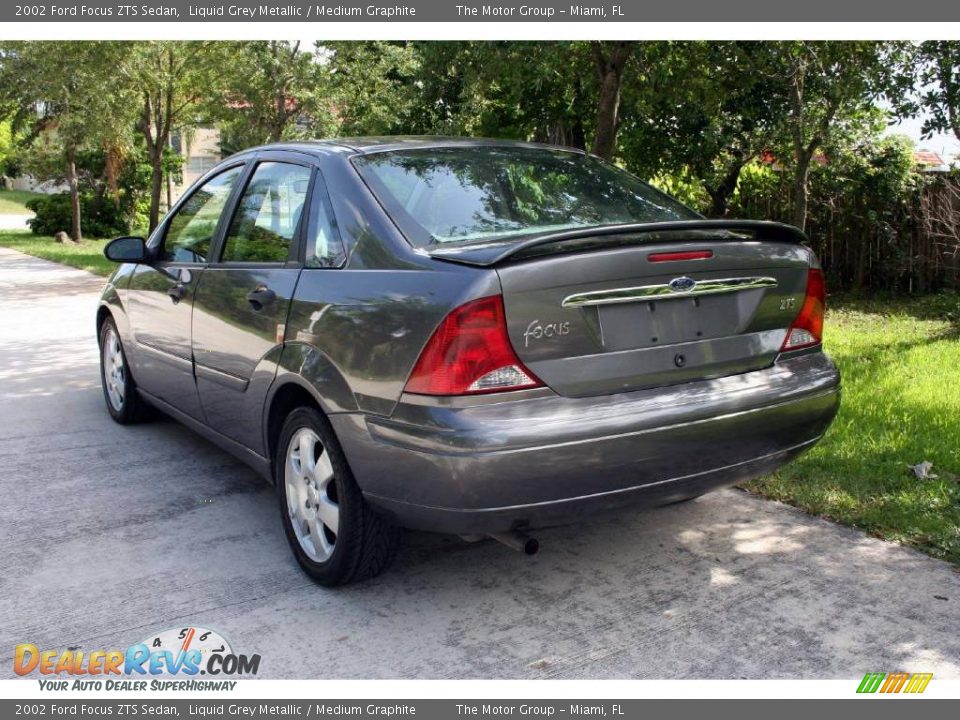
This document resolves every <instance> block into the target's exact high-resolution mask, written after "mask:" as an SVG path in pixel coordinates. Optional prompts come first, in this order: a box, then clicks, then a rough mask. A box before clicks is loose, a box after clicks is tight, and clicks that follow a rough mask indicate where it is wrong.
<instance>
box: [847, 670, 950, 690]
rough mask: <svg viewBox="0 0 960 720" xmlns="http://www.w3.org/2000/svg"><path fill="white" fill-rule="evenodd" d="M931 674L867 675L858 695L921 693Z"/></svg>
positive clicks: (861, 683)
mask: <svg viewBox="0 0 960 720" xmlns="http://www.w3.org/2000/svg"><path fill="white" fill-rule="evenodd" d="M932 678H933V673H905V672H895V673H867V674H866V675H864V676H863V680H861V681H860V687H858V688H857V692H858V693H876V692H880V693H900V692H903V693H922V692H923V691H924V690H926V689H927V685H929V684H930V680H931V679H932Z"/></svg>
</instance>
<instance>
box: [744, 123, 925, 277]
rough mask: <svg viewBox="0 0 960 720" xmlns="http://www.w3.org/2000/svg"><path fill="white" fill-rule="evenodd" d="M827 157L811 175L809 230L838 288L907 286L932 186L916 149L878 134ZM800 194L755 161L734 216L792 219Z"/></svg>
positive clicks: (779, 175)
mask: <svg viewBox="0 0 960 720" xmlns="http://www.w3.org/2000/svg"><path fill="white" fill-rule="evenodd" d="M825 153H826V154H825V156H824V159H823V162H822V163H815V164H814V165H813V167H812V169H811V171H810V179H809V182H810V190H809V192H810V195H809V210H808V214H809V227H808V231H809V234H810V237H811V241H812V245H813V248H814V250H816V251H817V253H818V254H819V255H820V256H821V258H822V259H823V260H824V261H825V265H826V269H827V273H828V276H829V280H830V283H831V286H832V287H837V288H863V287H873V288H891V287H905V286H907V285H908V284H909V280H910V276H909V273H910V263H909V257H908V253H909V244H908V243H909V240H910V238H911V236H912V233H913V232H914V229H915V227H916V225H917V218H916V204H917V200H918V198H919V194H920V193H921V192H922V191H923V189H924V187H925V186H926V185H927V183H928V182H929V178H928V177H927V176H925V175H923V174H922V173H920V172H918V171H917V170H916V167H915V163H914V159H913V143H912V142H911V141H910V139H909V138H906V137H903V136H883V135H880V134H872V135H867V136H864V137H862V138H861V139H860V140H859V142H857V143H855V144H852V145H832V146H829V147H827V148H825ZM792 190H793V188H792V186H791V183H790V177H789V176H785V174H784V173H783V171H782V170H775V169H774V168H773V167H771V166H770V165H767V164H762V163H754V164H752V165H750V166H747V167H746V168H745V169H744V171H743V172H742V173H741V176H740V182H739V185H738V187H737V191H736V193H735V194H734V196H733V198H732V208H733V212H734V213H735V214H737V215H739V216H741V217H748V218H756V219H779V220H789V218H790V216H791V214H792V211H793V202H794V197H793V193H792ZM877 248H882V252H878V251H877Z"/></svg>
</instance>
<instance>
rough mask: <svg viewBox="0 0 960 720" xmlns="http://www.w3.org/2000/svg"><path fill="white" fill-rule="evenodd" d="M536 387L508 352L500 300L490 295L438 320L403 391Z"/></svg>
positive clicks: (429, 392) (443, 392)
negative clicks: (437, 324) (438, 323)
mask: <svg viewBox="0 0 960 720" xmlns="http://www.w3.org/2000/svg"><path fill="white" fill-rule="evenodd" d="M542 386H543V383H542V382H540V380H539V379H538V378H537V377H536V376H535V375H534V374H533V373H532V372H530V371H529V370H528V369H527V368H525V367H524V366H523V363H522V362H520V359H519V358H518V357H517V354H516V353H515V352H514V351H513V346H512V345H511V344H510V338H509V337H508V335H507V321H506V314H505V313H504V310H503V297H502V296H500V295H492V296H490V297H484V298H480V299H479V300H473V301H471V302H468V303H466V304H465V305H461V306H460V307H458V308H456V309H455V310H453V311H451V312H450V314H449V315H447V316H446V317H445V318H444V319H443V322H441V323H440V326H439V327H438V328H437V329H436V330H435V331H434V333H433V335H432V336H431V337H430V340H429V341H428V342H427V345H426V347H424V349H423V352H421V353H420V358H419V359H418V360H417V364H416V366H414V368H413V372H412V373H411V374H410V379H409V380H407V387H406V392H409V393H417V394H420V395H473V394H479V393H491V392H502V391H504V390H521V389H523V388H532V387H542Z"/></svg>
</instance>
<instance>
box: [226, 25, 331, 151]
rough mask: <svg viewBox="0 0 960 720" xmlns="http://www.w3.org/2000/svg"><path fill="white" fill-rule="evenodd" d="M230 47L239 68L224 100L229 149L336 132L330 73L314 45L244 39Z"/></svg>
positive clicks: (229, 80)
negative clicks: (311, 46)
mask: <svg viewBox="0 0 960 720" xmlns="http://www.w3.org/2000/svg"><path fill="white" fill-rule="evenodd" d="M229 51H230V54H231V55H232V57H233V58H234V61H233V62H232V63H231V67H232V68H233V72H231V74H230V78H229V79H228V80H227V82H226V86H225V87H224V90H223V92H224V96H223V98H222V101H221V102H220V103H219V105H220V113H219V119H220V121H221V122H220V125H221V130H222V131H223V140H222V141H221V146H222V147H223V148H224V149H225V150H241V149H244V148H247V147H251V146H254V145H263V144H265V143H270V142H279V141H280V140H288V139H292V138H301V137H309V136H315V137H316V136H320V137H322V136H325V135H328V134H330V133H331V132H332V131H333V123H334V120H333V107H332V101H331V97H330V83H329V78H328V71H327V69H326V67H325V64H324V62H323V60H324V58H322V57H320V56H318V54H317V53H316V52H315V50H314V49H313V48H309V49H305V48H303V47H301V45H300V42H299V41H297V42H287V41H283V40H269V41H255V42H243V43H238V44H236V45H235V46H231V47H230V48H229Z"/></svg>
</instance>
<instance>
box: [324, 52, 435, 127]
mask: <svg viewBox="0 0 960 720" xmlns="http://www.w3.org/2000/svg"><path fill="white" fill-rule="evenodd" d="M323 49H324V50H325V51H327V52H328V53H329V58H328V63H329V72H330V81H331V86H332V91H333V101H334V106H335V109H334V112H335V114H336V116H337V124H338V127H339V134H341V135H384V134H391V133H396V132H403V131H404V129H405V128H406V127H408V125H409V119H410V117H411V115H412V114H413V108H414V106H415V105H416V103H417V100H418V92H419V90H418V88H417V87H416V85H415V84H414V81H415V76H416V72H417V70H418V68H419V58H418V56H417V53H416V51H415V50H414V48H413V45H412V43H408V42H386V41H379V40H378V41H372V42H341V41H337V42H329V43H324V44H323Z"/></svg>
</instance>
